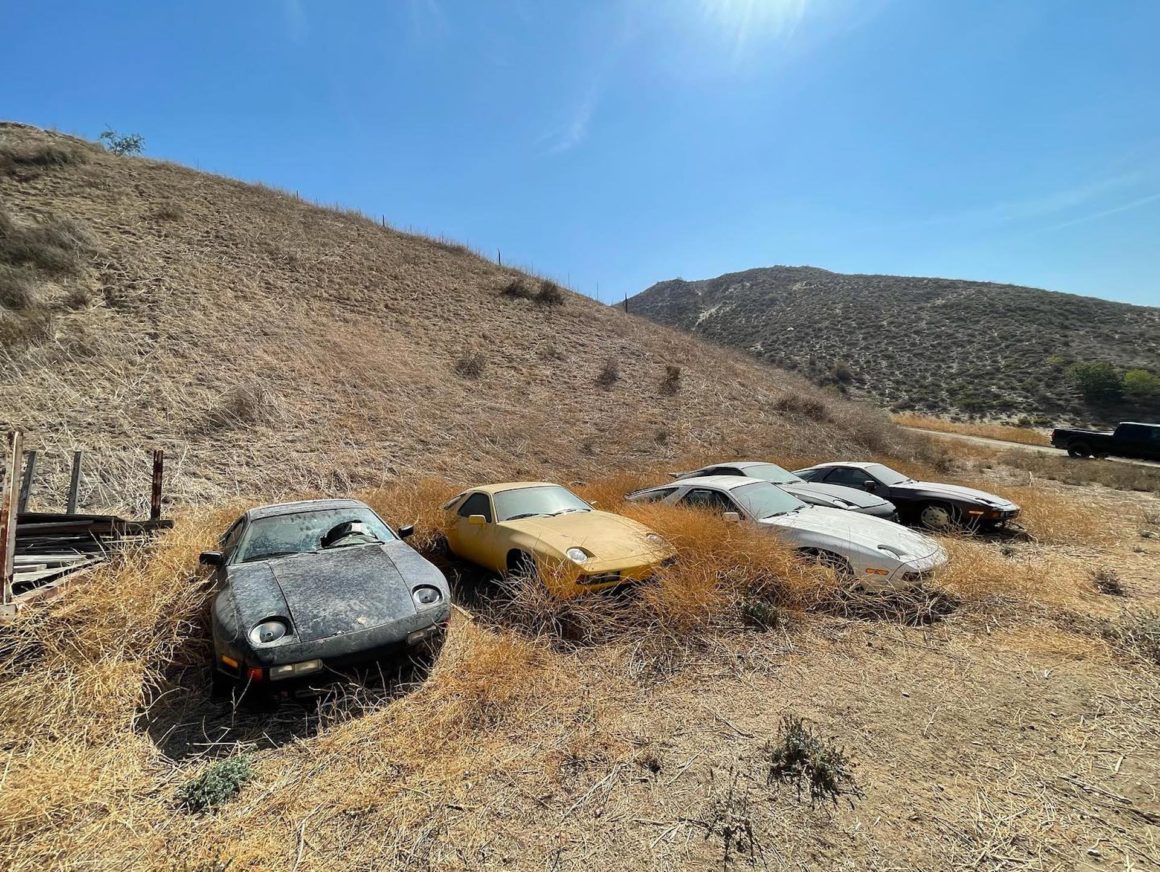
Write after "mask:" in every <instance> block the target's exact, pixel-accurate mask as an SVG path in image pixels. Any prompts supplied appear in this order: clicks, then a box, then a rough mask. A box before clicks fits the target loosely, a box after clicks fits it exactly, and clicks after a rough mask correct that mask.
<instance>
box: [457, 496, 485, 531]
mask: <svg viewBox="0 0 1160 872" xmlns="http://www.w3.org/2000/svg"><path fill="white" fill-rule="evenodd" d="M470 515H483V517H484V518H485V519H486V520H487V522H488V523H489V524H490V523H491V500H489V499H488V498H487V494H472V495H471V496H469V497H468V498H467V499H465V500H464V501H463V505H462V506H460V507H459V516H460V517H461V518H466V517H469V516H470Z"/></svg>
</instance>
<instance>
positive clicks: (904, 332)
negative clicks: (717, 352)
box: [628, 266, 1160, 418]
mask: <svg viewBox="0 0 1160 872" xmlns="http://www.w3.org/2000/svg"><path fill="white" fill-rule="evenodd" d="M628 306H629V311H631V312H635V313H637V314H639V315H643V316H645V317H648V318H650V319H652V320H654V321H657V322H659V323H662V324H668V325H671V326H675V327H679V328H682V329H684V330H689V331H692V332H693V333H695V334H696V335H698V336H704V337H706V338H708V339H712V340H714V341H716V342H719V343H722V344H725V345H729V346H733V347H735V348H740V349H745V350H748V351H751V352H753V353H755V354H757V355H759V356H760V357H761V358H763V359H764V360H766V361H768V362H770V363H772V364H775V365H777V366H780V367H784V368H787V369H792V370H796V371H798V372H800V373H802V374H804V375H807V376H809V377H811V378H813V379H815V380H819V381H823V382H825V381H830V382H834V383H837V384H839V385H842V386H843V387H845V388H848V389H849V390H851V391H852V392H853V393H855V394H863V395H866V396H869V397H872V398H873V399H875V400H876V401H878V402H880V403H882V404H884V405H887V406H891V407H894V408H896V409H900V410H901V409H917V410H921V411H930V412H972V413H984V414H992V415H994V414H1012V415H1014V414H1018V415H1023V414H1027V415H1046V416H1052V417H1054V416H1060V415H1064V416H1075V417H1081V418H1082V417H1088V416H1090V415H1092V414H1093V412H1092V410H1091V409H1089V408H1087V407H1086V406H1085V404H1084V402H1083V400H1082V398H1081V396H1080V394H1079V392H1078V390H1077V389H1076V388H1075V386H1074V385H1073V383H1072V381H1071V380H1070V379H1069V378H1068V377H1067V366H1068V365H1069V364H1070V363H1072V362H1075V361H1107V362H1109V363H1111V364H1113V365H1115V366H1116V367H1119V368H1121V369H1130V368H1136V367H1139V368H1144V369H1147V370H1150V371H1151V372H1154V373H1160V309H1157V308H1151V307H1145V306H1130V305H1126V304H1124V303H1112V302H1108V301H1105V300H1097V299H1093V298H1091V297H1080V296H1075V295H1072V294H1059V293H1053V292H1051V291H1043V290H1037V289H1035V288H1024V287H1018V286H1015V285H999V284H991V283H987V282H969V281H956V280H951V279H933V278H908V277H902V276H875V275H843V274H840V273H832V272H828V271H826V270H823V269H816V268H813V267H785V266H775V267H769V268H766V269H752V270H747V271H745V272H739V273H729V274H727V275H723V276H719V277H718V278H715V279H707V280H704V281H693V282H688V281H684V280H681V279H675V280H672V281H667V282H660V283H659V284H656V285H653V286H652V287H651V288H649V289H648V290H646V291H644V292H642V293H641V294H638V295H637V296H635V297H632V298H631V299H630V300H629V302H628ZM1131 410H1132V408H1131V404H1124V405H1121V406H1120V407H1114V408H1110V409H1106V410H1103V411H1104V413H1105V414H1108V415H1111V416H1112V417H1114V416H1115V415H1117V414H1122V413H1125V412H1130V411H1131Z"/></svg>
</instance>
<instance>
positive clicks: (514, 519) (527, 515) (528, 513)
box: [504, 512, 544, 521]
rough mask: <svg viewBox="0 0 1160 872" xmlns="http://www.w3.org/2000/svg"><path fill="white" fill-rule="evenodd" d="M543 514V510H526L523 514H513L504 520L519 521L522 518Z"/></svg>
mask: <svg viewBox="0 0 1160 872" xmlns="http://www.w3.org/2000/svg"><path fill="white" fill-rule="evenodd" d="M542 514H544V513H543V512H524V513H523V514H521V515H512V516H511V517H510V518H504V520H505V521H518V520H519V519H520V518H535V517H537V516H539V515H542Z"/></svg>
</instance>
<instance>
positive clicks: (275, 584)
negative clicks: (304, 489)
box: [201, 500, 451, 694]
mask: <svg viewBox="0 0 1160 872" xmlns="http://www.w3.org/2000/svg"><path fill="white" fill-rule="evenodd" d="M412 530H413V528H411V527H402V528H400V529H399V532H398V533H397V534H396V533H395V532H394V531H393V530H391V528H390V527H389V526H388V525H387V524H386V523H384V522H383V520H382V519H381V518H380V517H379V516H378V515H376V514H375V513H374V511H372V510H371V508H370V507H369V506H367V505H365V504H364V503H360V502H358V501H357V500H308V501H303V502H296V503H283V504H281V505H274V506H262V507H260V508H256V509H251V510H250V511H248V512H246V513H245V514H244V515H242V516H241V517H240V518H238V520H237V521H235V522H234V523H233V524H232V525H231V526H230V528H229V529H228V530H227V531H226V533H225V535H224V536H222V538H221V543H220V549H221V550H219V551H206V552H204V553H203V554H202V555H201V562H202V564H204V565H206V566H211V567H213V568H214V574H215V581H216V584H217V595H216V597H215V598H214V602H213V610H212V621H213V643H214V666H215V673H214V674H215V680H216V681H217V682H218V686H219V687H220V686H221V683H220V682H221V679H223V678H228V679H233V680H234V681H235V682H238V683H240V684H243V685H248V686H249V687H252V688H254V689H255V690H257V691H258V692H259V694H265V693H269V692H271V691H276V690H278V689H279V688H281V687H285V686H286V684H282V682H289V681H290V680H291V679H297V678H304V677H308V676H312V675H314V676H317V675H318V674H319V673H323V672H326V671H328V670H331V669H335V668H336V667H341V666H347V665H352V664H356V663H359V662H362V661H369V660H376V659H384V658H388V657H390V658H398V659H402V658H411V659H416V660H419V661H423V660H425V659H426V660H430V659H432V658H433V656H434V655H435V654H436V653H437V652H438V649H439V647H440V645H441V643H442V640H443V636H444V633H445V631H446V627H447V622H448V620H449V618H450V616H451V597H450V592H449V590H448V587H447V580H446V579H445V578H444V577H443V573H441V572H440V571H439V570H438V569H436V568H435V566H434V565H432V564H431V563H429V562H428V561H427V560H425V559H424V558H423V557H422V556H420V555H419V553H418V552H417V551H415V549H413V548H411V547H410V546H409V545H407V544H406V543H405V542H403V541H401V540H402V539H403V538H405V537H406V536H409V535H410V534H411V532H412Z"/></svg>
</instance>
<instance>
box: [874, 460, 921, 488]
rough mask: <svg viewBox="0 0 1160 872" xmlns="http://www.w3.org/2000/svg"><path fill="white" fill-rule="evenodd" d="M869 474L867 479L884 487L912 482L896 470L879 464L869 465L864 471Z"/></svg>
mask: <svg viewBox="0 0 1160 872" xmlns="http://www.w3.org/2000/svg"><path fill="white" fill-rule="evenodd" d="M864 471H865V472H868V473H870V475H869V478H872V479H875V480H876V481H878V482H881V483H882V484H884V485H888V486H893V485H896V484H902V483H903V482H906V481H912V480H913V479H911V478H910V477H909V476H906V475H903V474H902V473H901V472H899V471H898V470H896V469H891V468H890V467H889V466H883V465H882V464H881V463H871V464H870V465H869V466H867V467H866V469H865V470H864Z"/></svg>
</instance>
